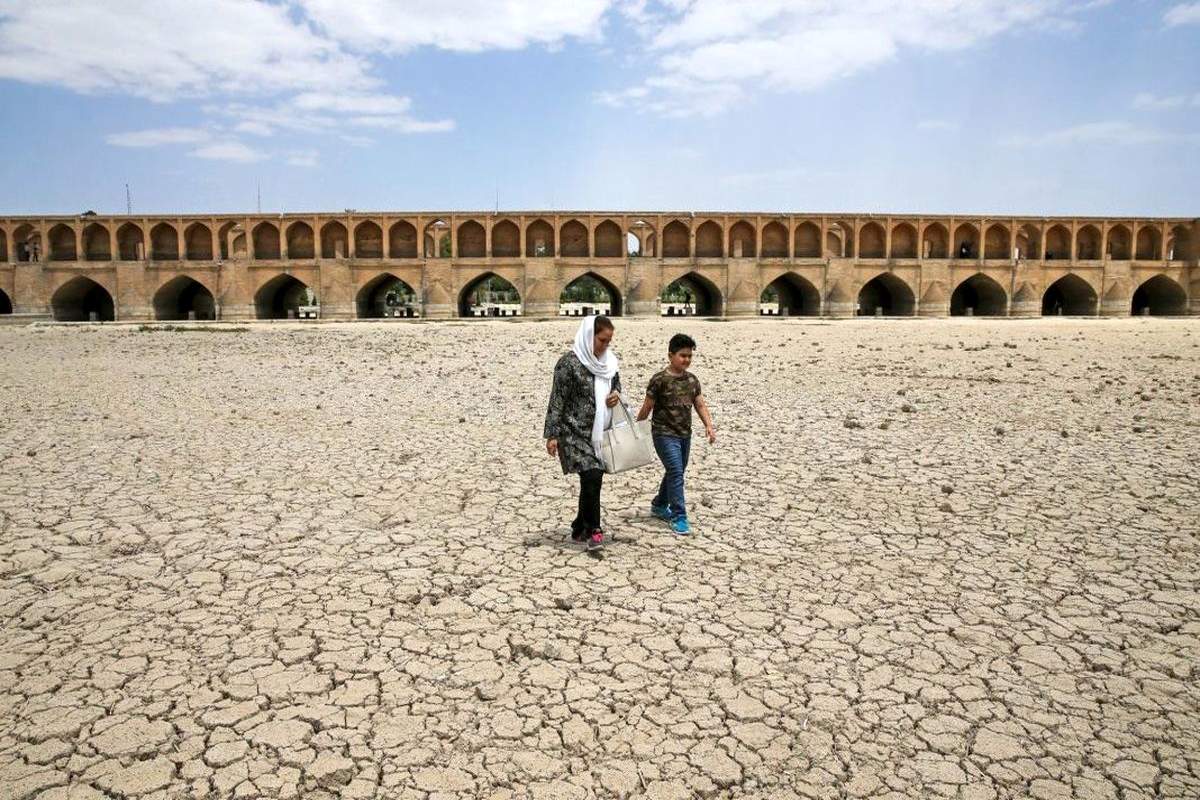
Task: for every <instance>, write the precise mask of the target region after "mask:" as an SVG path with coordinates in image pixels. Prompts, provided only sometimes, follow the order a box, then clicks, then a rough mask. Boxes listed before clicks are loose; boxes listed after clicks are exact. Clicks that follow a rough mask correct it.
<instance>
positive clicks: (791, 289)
mask: <svg viewBox="0 0 1200 800" xmlns="http://www.w3.org/2000/svg"><path fill="white" fill-rule="evenodd" d="M772 307H773V310H774V313H775V314H778V315H779V316H781V317H815V316H817V315H819V314H820V313H821V293H820V292H818V291H817V287H815V286H813V285H812V283H810V282H809V281H808V280H806V279H804V278H802V277H800V276H799V275H797V274H795V273H794V272H788V273H786V274H784V275H780V276H779V277H778V278H776V279H775V280H773V281H771V283H770V284H768V285H767V288H765V289H763V291H762V296H761V297H760V298H759V309H758V312H759V314H761V315H765V316H770V315H771V312H772Z"/></svg>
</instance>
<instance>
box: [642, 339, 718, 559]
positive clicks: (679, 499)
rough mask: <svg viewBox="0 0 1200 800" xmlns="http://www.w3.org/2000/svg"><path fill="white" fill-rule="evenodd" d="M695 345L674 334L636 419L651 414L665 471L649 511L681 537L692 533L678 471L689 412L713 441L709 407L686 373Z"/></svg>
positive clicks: (687, 442)
mask: <svg viewBox="0 0 1200 800" xmlns="http://www.w3.org/2000/svg"><path fill="white" fill-rule="evenodd" d="M695 347H696V342H695V341H694V340H693V339H692V337H690V336H688V335H687V334H683V333H677V334H675V335H674V336H672V337H671V341H670V343H669V344H668V345H667V353H668V362H667V368H666V369H664V370H663V371H662V372H659V373H658V374H656V375H655V376H654V377H653V378H651V379H650V385H649V386H647V387H646V401H645V402H644V403H642V408H641V410H640V411H638V415H637V418H638V420H639V421H640V420H644V419H645V418H646V417H648V416H650V412H652V411H653V412H654V416H653V417H652V418H651V421H650V432H651V434H652V435H653V438H654V449H655V450H656V451H657V452H658V457H659V459H660V460H661V461H662V463H663V468H664V469H665V470H666V473H665V474H664V475H663V479H662V483H661V484H660V485H659V487H658V494H657V495H655V497H654V499H653V500H651V501H650V512H651V513H652V514H654V516H656V517H659V518H660V519H665V520H666V521H667V522H669V523H670V524H671V530H673V531H675V533H678V534H679V535H681V536H683V535H686V534H688V533H691V526H689V525H688V518H687V505H686V504H685V502H684V498H683V471H684V470H685V469H687V463H688V453H689V452H690V451H691V449H692V409H693V408H695V409H696V413H697V414H699V415H700V421H701V422H703V423H704V432H705V433H707V434H708V441H709V443H710V444H715V443H716V441H717V429H716V428H714V427H713V423H712V417H711V416H709V413H708V404H707V403H705V402H704V396H703V395H702V394H700V381H699V380H697V379H696V376H695V375H693V374H692V373H690V372H688V371H687V369H688V367H690V366H691V365H692V351H693V350H694V349H695Z"/></svg>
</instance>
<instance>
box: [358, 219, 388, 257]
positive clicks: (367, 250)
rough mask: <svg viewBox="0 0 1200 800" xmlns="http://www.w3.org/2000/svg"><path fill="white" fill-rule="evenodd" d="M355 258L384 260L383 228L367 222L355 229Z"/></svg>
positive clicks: (361, 223) (359, 224)
mask: <svg viewBox="0 0 1200 800" xmlns="http://www.w3.org/2000/svg"><path fill="white" fill-rule="evenodd" d="M354 257H355V258H383V228H381V227H379V226H378V225H377V224H375V223H374V222H371V221H370V220H367V221H366V222H360V223H358V226H357V227H356V228H355V229H354Z"/></svg>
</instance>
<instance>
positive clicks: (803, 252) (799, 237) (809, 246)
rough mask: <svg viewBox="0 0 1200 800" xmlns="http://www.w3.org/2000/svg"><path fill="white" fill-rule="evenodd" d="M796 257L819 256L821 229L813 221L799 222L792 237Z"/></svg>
mask: <svg viewBox="0 0 1200 800" xmlns="http://www.w3.org/2000/svg"><path fill="white" fill-rule="evenodd" d="M792 238H793V239H794V242H793V247H794V249H793V252H794V253H795V255H796V258H820V257H821V249H822V248H821V229H820V228H819V227H817V225H816V223H813V222H801V223H800V224H799V225H797V226H796V233H795V234H794V235H793V237H792Z"/></svg>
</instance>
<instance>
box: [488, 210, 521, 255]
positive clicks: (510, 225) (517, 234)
mask: <svg viewBox="0 0 1200 800" xmlns="http://www.w3.org/2000/svg"><path fill="white" fill-rule="evenodd" d="M492 257H493V258H520V257H521V229H520V228H518V227H517V223H515V222H513V221H512V220H511V219H502V220H500V221H499V222H497V223H496V224H495V225H493V226H492Z"/></svg>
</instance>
